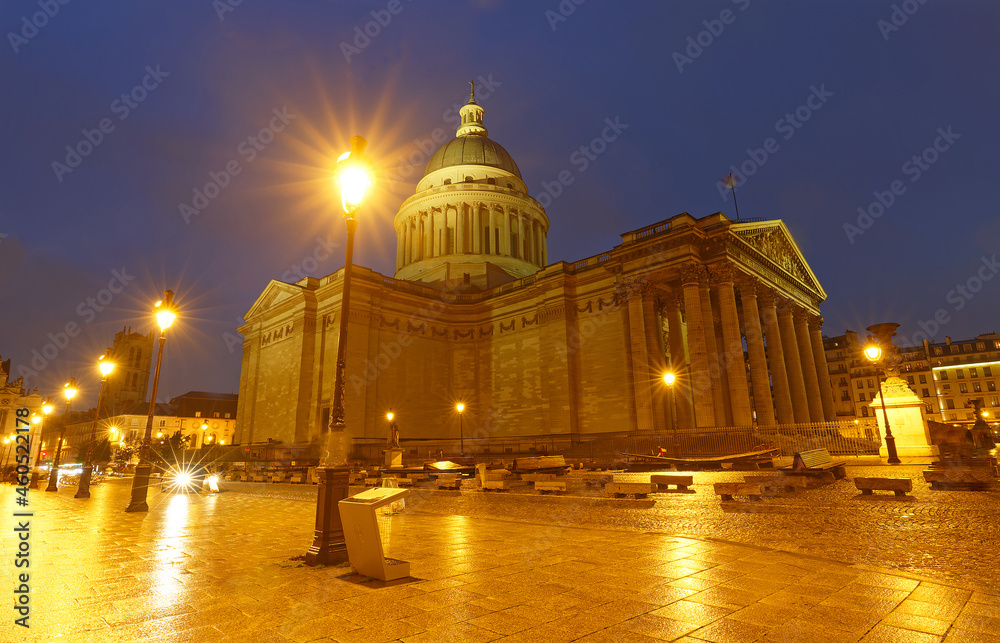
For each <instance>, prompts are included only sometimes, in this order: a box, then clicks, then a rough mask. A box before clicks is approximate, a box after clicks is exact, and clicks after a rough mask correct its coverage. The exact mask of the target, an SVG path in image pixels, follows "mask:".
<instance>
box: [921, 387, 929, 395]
mask: <svg viewBox="0 0 1000 643" xmlns="http://www.w3.org/2000/svg"><path fill="white" fill-rule="evenodd" d="M920 394H921V395H922V396H923V397H930V396H931V394H930V392H928V390H927V389H925V388H922V389H920Z"/></svg>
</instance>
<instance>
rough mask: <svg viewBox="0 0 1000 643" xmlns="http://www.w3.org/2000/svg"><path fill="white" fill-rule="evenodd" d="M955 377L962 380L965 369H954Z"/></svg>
mask: <svg viewBox="0 0 1000 643" xmlns="http://www.w3.org/2000/svg"><path fill="white" fill-rule="evenodd" d="M955 377H957V378H958V379H960V380H964V379H965V371H964V370H962V369H960V368H957V369H955Z"/></svg>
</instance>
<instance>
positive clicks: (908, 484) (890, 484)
mask: <svg viewBox="0 0 1000 643" xmlns="http://www.w3.org/2000/svg"><path fill="white" fill-rule="evenodd" d="M854 486H855V487H857V488H858V490H859V491H860V492H861V493H863V494H864V495H866V496H870V495H872V492H873V491H875V490H879V491H892V492H893V493H895V494H896V495H897V496H905V495H906V493H907V492H908V491H913V481H912V480H910V479H909V478H855V479H854Z"/></svg>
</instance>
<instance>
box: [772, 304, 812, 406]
mask: <svg viewBox="0 0 1000 643" xmlns="http://www.w3.org/2000/svg"><path fill="white" fill-rule="evenodd" d="M778 332H779V333H781V347H782V349H784V352H785V372H786V373H788V388H789V389H790V390H791V392H792V414H793V416H794V417H795V422H796V423H797V424H807V423H808V422H809V400H808V397H807V396H806V381H805V379H804V378H803V376H802V357H801V356H800V355H799V345H798V343H797V342H796V340H795V322H794V321H793V320H792V304H791V302H789V301H787V300H784V301H782V303H781V306H780V307H779V308H778Z"/></svg>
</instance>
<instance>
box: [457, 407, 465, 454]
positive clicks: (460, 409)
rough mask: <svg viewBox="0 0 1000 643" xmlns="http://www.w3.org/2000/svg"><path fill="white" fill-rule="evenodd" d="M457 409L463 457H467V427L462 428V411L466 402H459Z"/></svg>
mask: <svg viewBox="0 0 1000 643" xmlns="http://www.w3.org/2000/svg"><path fill="white" fill-rule="evenodd" d="M455 410H456V411H458V439H459V443H460V444H461V448H462V457H463V458H464V457H465V429H463V428H462V412H463V411H464V410H465V404H462V403H461V402H459V403H458V404H456V405H455Z"/></svg>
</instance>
